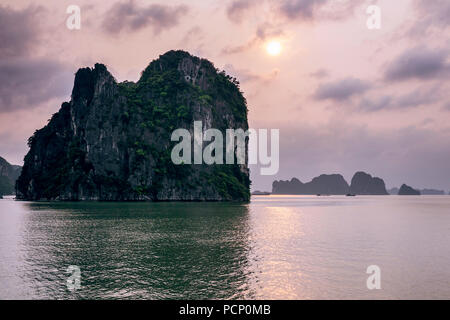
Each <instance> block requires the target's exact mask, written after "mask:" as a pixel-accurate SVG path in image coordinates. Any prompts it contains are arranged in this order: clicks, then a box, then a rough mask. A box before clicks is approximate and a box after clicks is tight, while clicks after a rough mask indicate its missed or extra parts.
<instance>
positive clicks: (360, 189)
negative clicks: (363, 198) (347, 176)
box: [350, 171, 388, 195]
mask: <svg viewBox="0 0 450 320" xmlns="http://www.w3.org/2000/svg"><path fill="white" fill-rule="evenodd" d="M350 193H352V194H358V195H388V192H387V191H386V185H385V183H384V181H383V179H380V178H377V177H372V176H371V175H370V174H367V173H365V172H361V171H360V172H357V173H355V175H354V176H353V178H352V182H351V184H350Z"/></svg>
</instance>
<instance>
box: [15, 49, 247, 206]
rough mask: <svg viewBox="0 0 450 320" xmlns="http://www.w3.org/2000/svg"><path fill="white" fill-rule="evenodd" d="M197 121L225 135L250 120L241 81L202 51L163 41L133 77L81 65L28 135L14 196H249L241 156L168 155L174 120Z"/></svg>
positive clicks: (179, 123)
mask: <svg viewBox="0 0 450 320" xmlns="http://www.w3.org/2000/svg"><path fill="white" fill-rule="evenodd" d="M194 121H202V122H203V130H206V129H209V128H216V129H219V130H220V131H221V132H222V133H223V135H224V137H225V130H226V129H228V128H230V129H238V128H242V129H243V130H247V129H248V123H247V104H246V100H245V98H244V97H243V95H242V93H241V92H240V89H239V86H238V82H237V81H236V79H233V78H231V77H229V76H227V75H225V73H223V72H218V70H217V69H215V68H214V66H213V64H212V63H211V62H209V61H207V60H205V59H200V58H197V57H194V56H191V55H190V54H189V53H187V52H184V51H169V52H167V53H166V54H164V55H162V56H160V57H159V59H157V60H154V61H152V62H151V63H150V65H149V66H148V67H147V68H146V69H145V70H144V71H143V73H142V76H141V78H140V79H139V81H138V82H137V83H133V82H127V81H125V82H123V83H117V82H116V80H115V79H114V77H113V76H112V75H111V74H110V73H109V72H108V70H107V69H106V67H105V66H104V65H102V64H96V65H95V67H94V68H93V69H91V68H83V69H80V70H78V72H77V73H76V75H75V82H74V87H73V91H72V97H71V101H70V102H64V103H63V104H62V106H61V109H60V110H59V112H57V113H56V114H54V115H53V116H52V118H51V119H50V121H49V123H48V125H46V126H45V127H44V128H42V129H40V130H37V131H36V132H35V134H34V135H33V136H32V137H31V138H30V139H29V141H28V143H29V147H30V150H29V152H28V154H27V155H26V156H25V159H24V167H23V170H22V174H21V176H20V177H19V179H18V182H17V197H18V198H19V199H27V200H40V199H49V200H119V201H128V200H154V201H164V200H167V201H169V200H211V201H226V200H237V201H248V200H249V197H250V192H249V185H250V180H249V170H248V166H247V165H246V164H245V165H244V164H242V165H238V164H234V165H206V164H198V165H187V164H181V165H175V164H173V163H172V161H171V156H170V155H171V150H172V147H173V146H174V145H175V144H177V143H178V141H177V142H171V134H172V132H173V130H175V129H178V128H185V129H187V130H189V131H190V133H191V136H192V137H193V136H194V135H193V122H194ZM224 149H225V147H224ZM246 149H247V148H246ZM224 154H225V150H224ZM246 158H247V157H246Z"/></svg>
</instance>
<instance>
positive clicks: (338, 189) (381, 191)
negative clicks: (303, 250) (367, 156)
mask: <svg viewBox="0 0 450 320" xmlns="http://www.w3.org/2000/svg"><path fill="white" fill-rule="evenodd" d="M272 194H299V195H301V194H303V195H314V194H321V195H387V194H388V193H387V191H386V186H385V184H384V181H383V179H380V178H377V177H372V176H371V175H370V174H367V173H365V172H361V171H360V172H357V173H355V175H354V176H353V178H352V181H351V185H349V184H348V183H347V181H345V179H344V177H343V176H342V175H340V174H322V175H320V176H319V177H316V178H314V179H312V180H311V181H310V182H307V183H302V182H301V181H300V180H298V179H297V178H292V179H291V181H282V180H281V181H274V182H273V184H272Z"/></svg>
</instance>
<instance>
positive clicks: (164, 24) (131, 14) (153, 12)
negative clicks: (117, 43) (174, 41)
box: [102, 0, 188, 34]
mask: <svg viewBox="0 0 450 320" xmlns="http://www.w3.org/2000/svg"><path fill="white" fill-rule="evenodd" d="M187 12H188V7H187V6H186V5H178V6H167V5H162V4H151V5H148V6H139V5H137V4H136V3H135V1H134V0H130V1H128V2H126V3H116V4H114V5H113V6H112V7H111V9H110V10H109V11H108V12H107V13H106V15H105V18H104V20H103V23H102V26H103V29H104V30H105V31H106V32H108V33H111V34H118V33H120V32H121V31H123V30H131V31H136V30H139V29H142V28H145V27H148V26H151V27H152V28H153V30H154V32H155V33H159V32H161V31H162V30H163V29H169V28H172V27H174V26H176V25H177V24H178V23H179V20H180V18H181V17H182V16H184V15H185V14H186V13H187Z"/></svg>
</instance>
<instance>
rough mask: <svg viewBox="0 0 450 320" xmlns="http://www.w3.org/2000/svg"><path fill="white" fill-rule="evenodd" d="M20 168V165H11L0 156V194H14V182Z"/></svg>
mask: <svg viewBox="0 0 450 320" xmlns="http://www.w3.org/2000/svg"><path fill="white" fill-rule="evenodd" d="M21 170H22V167H21V166H16V165H12V164H10V163H9V162H8V161H6V160H5V159H3V158H2V157H0V196H1V195H13V194H15V184H16V180H17V178H18V177H19V175H20V171H21Z"/></svg>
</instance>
